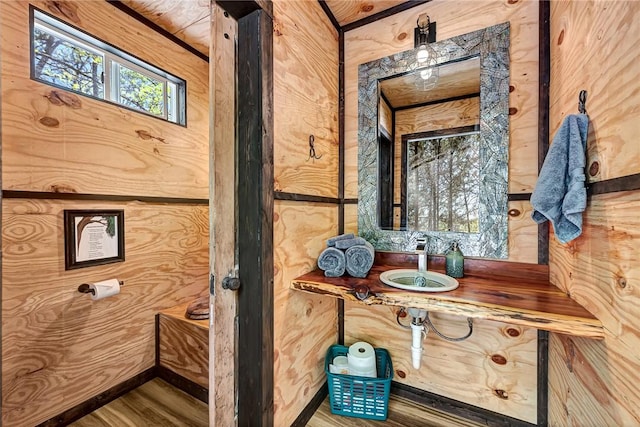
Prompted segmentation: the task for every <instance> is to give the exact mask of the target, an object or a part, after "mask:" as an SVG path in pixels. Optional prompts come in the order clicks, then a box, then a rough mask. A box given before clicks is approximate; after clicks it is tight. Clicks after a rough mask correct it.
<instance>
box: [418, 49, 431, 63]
mask: <svg viewBox="0 0 640 427" xmlns="http://www.w3.org/2000/svg"><path fill="white" fill-rule="evenodd" d="M428 59H429V51H428V50H427V47H426V46H425V45H421V46H420V47H419V48H418V52H417V53H416V60H417V61H418V63H423V62H425V61H427V60H428Z"/></svg>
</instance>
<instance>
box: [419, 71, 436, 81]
mask: <svg viewBox="0 0 640 427" xmlns="http://www.w3.org/2000/svg"><path fill="white" fill-rule="evenodd" d="M432 74H433V71H431V68H427V69H425V70H422V71H420V77H422V80H428V79H429V77H431V75H432Z"/></svg>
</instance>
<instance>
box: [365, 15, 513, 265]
mask: <svg viewBox="0 0 640 427" xmlns="http://www.w3.org/2000/svg"><path fill="white" fill-rule="evenodd" d="M430 46H431V47H432V48H433V50H434V51H435V52H436V53H437V61H436V62H437V64H438V67H439V79H438V83H437V84H436V86H435V87H428V88H424V87H422V86H421V80H422V78H421V75H422V77H423V76H424V75H425V72H428V70H427V71H425V68H424V67H421V66H420V65H419V64H418V63H417V61H416V50H413V49H412V50H409V51H405V52H400V53H398V54H395V55H391V56H389V57H386V58H381V59H378V60H375V61H371V62H368V63H366V64H361V65H360V67H359V93H358V98H359V99H358V114H359V122H358V165H359V166H358V167H359V170H358V192H359V197H358V229H359V234H360V235H361V236H363V237H364V238H366V239H367V240H369V241H370V242H371V243H372V244H373V245H374V246H375V247H376V249H378V250H390V251H413V250H415V247H416V241H417V239H418V238H420V237H424V236H427V237H429V239H428V240H429V253H444V252H445V251H446V249H447V248H448V247H449V245H450V243H451V242H452V241H457V242H459V244H460V247H461V249H462V251H463V253H464V254H465V255H467V256H477V257H488V258H507V243H508V242H507V191H508V187H507V176H508V171H507V168H508V147H509V140H508V138H509V129H508V126H509V23H503V24H499V25H495V26H493V27H488V28H485V29H483V30H479V31H475V32H472V33H469V34H464V35H461V36H457V37H453V38H451V39H447V40H443V41H439V42H436V43H431V44H430ZM467 99H468V100H469V101H468V103H469V105H475V106H476V107H475V109H476V110H475V112H473V109H472V108H471V109H467V111H466V112H465V114H458V116H456V117H455V120H454V121H452V120H448V123H447V124H446V126H445V127H443V126H442V124H438V123H436V122H435V119H434V118H433V117H434V115H433V111H435V110H434V108H439V109H441V110H440V113H438V114H436V115H438V116H439V115H440V114H441V113H443V112H447V111H448V110H450V109H451V108H450V106H451V105H453V104H452V103H454V102H462V101H461V100H467ZM421 109H423V110H425V109H428V110H429V113H428V114H430V115H431V116H430V117H431V119H426V120H425V119H423V118H424V117H426V115H425V112H424V111H423V112H422V116H419V115H417V114H416V112H417V111H420V110H421ZM470 110H471V111H472V112H471V113H470V112H469V111H470ZM389 111H392V118H391V119H390V118H389ZM403 123H411V126H404V127H403V125H402V124H403Z"/></svg>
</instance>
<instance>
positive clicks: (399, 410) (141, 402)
mask: <svg viewBox="0 0 640 427" xmlns="http://www.w3.org/2000/svg"><path fill="white" fill-rule="evenodd" d="M388 415H389V416H388V418H387V420H386V421H373V420H365V419H362V418H352V417H343V416H340V415H333V414H332V413H331V409H330V408H329V398H328V397H327V398H326V399H325V400H324V402H323V403H322V405H321V406H320V408H319V409H318V411H316V413H315V414H314V415H313V417H312V418H311V420H310V421H309V423H307V427H362V426H377V425H380V426H382V425H384V426H388V427H482V425H481V424H477V423H474V422H472V421H468V420H465V419H463V418H459V417H456V416H454V415H449V414H446V413H443V412H438V411H436V410H434V409H431V408H428V407H425V406H422V405H419V404H417V403H414V402H412V401H410V400H407V399H404V398H402V397H398V396H393V395H392V396H391V398H390V399H389V411H388ZM70 425H71V426H73V427H147V426H148V427H151V426H153V427H200V426H201V427H208V425H209V421H208V408H207V405H206V404H204V403H202V402H200V401H199V400H197V399H195V398H193V397H191V396H189V395H188V394H186V393H184V392H182V391H180V390H178V389H177V388H175V387H173V386H171V385H170V384H167V383H166V382H164V381H163V380H161V379H159V378H156V379H154V380H151V381H149V382H148V383H145V384H143V385H142V386H140V387H138V388H137V389H135V390H133V391H131V392H129V393H127V394H125V395H124V396H122V397H120V398H118V399H116V400H114V401H113V402H110V403H108V404H107V405H105V406H103V407H102V408H100V409H98V410H96V411H94V412H92V413H91V414H89V415H87V416H85V417H83V418H81V419H80V420H78V421H76V422H75V423H73V424H70Z"/></svg>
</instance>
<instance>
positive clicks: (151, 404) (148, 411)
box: [70, 378, 209, 427]
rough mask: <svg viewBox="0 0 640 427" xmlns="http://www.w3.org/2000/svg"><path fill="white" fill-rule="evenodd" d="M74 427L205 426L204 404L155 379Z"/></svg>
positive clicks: (93, 413)
mask: <svg viewBox="0 0 640 427" xmlns="http://www.w3.org/2000/svg"><path fill="white" fill-rule="evenodd" d="M70 425H71V426H74V427H125V426H126V427H147V426H149V427H151V426H153V427H174V426H175V427H200V426H202V427H208V426H209V409H208V407H207V405H206V404H204V403H202V402H201V401H199V400H198V399H196V398H193V397H191V396H189V395H188V394H186V393H184V392H182V391H181V390H178V389H177V388H175V387H173V386H171V385H169V384H167V383H166V382H164V381H162V380H161V379H159V378H155V379H153V380H151V381H149V382H147V383H145V384H143V385H141V386H140V387H138V388H137V389H135V390H133V391H130V392H129V393H127V394H125V395H124V396H122V397H120V398H118V399H116V400H114V401H113V402H110V403H108V404H107V405H105V406H103V407H102V408H100V409H98V410H96V411H94V412H92V413H91V414H89V415H87V416H85V417H83V418H81V419H79V420H78V421H76V422H75V423H73V424H70Z"/></svg>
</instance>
